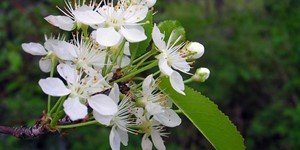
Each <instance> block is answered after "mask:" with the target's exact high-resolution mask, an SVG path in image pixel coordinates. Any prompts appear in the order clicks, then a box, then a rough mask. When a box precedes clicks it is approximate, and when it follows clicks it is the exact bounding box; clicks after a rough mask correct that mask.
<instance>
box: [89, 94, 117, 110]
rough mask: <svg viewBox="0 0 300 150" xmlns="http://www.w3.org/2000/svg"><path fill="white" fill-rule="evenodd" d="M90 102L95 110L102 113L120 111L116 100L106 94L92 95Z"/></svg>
mask: <svg viewBox="0 0 300 150" xmlns="http://www.w3.org/2000/svg"><path fill="white" fill-rule="evenodd" d="M88 102H89V105H90V106H91V107H92V108H93V110H95V111H97V112H98V113H99V114H101V115H114V114H115V113H116V112H117V111H118V106H117V104H116V103H115V102H114V100H113V99H111V98H110V97H108V96H106V95H104V94H97V95H95V96H92V97H91V98H89V99H88Z"/></svg>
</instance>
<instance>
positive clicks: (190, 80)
mask: <svg viewBox="0 0 300 150" xmlns="http://www.w3.org/2000/svg"><path fill="white" fill-rule="evenodd" d="M193 81H194V80H193V78H189V79H187V80H184V84H187V83H191V82H193Z"/></svg>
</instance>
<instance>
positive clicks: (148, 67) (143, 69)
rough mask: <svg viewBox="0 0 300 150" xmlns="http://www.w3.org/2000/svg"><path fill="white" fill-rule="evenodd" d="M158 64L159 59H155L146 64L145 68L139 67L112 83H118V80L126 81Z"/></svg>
mask: <svg viewBox="0 0 300 150" xmlns="http://www.w3.org/2000/svg"><path fill="white" fill-rule="evenodd" d="M157 64H158V60H156V61H154V62H153V63H151V64H149V65H147V66H145V67H143V68H141V69H139V70H137V71H134V72H132V73H130V74H128V75H126V76H124V77H123V78H120V79H118V80H116V81H114V82H113V83H112V84H114V83H117V82H121V81H124V80H127V79H129V78H131V77H133V76H135V75H137V74H139V73H141V72H143V71H146V70H149V69H151V68H153V67H155V66H157Z"/></svg>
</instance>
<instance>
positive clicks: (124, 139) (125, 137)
mask: <svg viewBox="0 0 300 150" xmlns="http://www.w3.org/2000/svg"><path fill="white" fill-rule="evenodd" d="M116 129H117V132H118V134H119V136H120V139H121V142H122V144H123V145H124V146H127V145H128V133H127V132H126V131H124V130H121V129H120V128H116Z"/></svg>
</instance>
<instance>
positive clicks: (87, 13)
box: [45, 1, 104, 31]
mask: <svg viewBox="0 0 300 150" xmlns="http://www.w3.org/2000/svg"><path fill="white" fill-rule="evenodd" d="M74 2H75V3H74V7H73V6H72V4H71V2H70V1H65V3H66V6H67V7H66V10H65V11H63V10H62V9H60V8H59V10H60V11H61V12H63V13H64V14H65V15H66V16H53V15H50V16H47V17H45V20H47V21H48V22H49V23H50V24H52V25H54V26H56V27H59V28H60V29H62V30H65V31H72V30H74V29H75V28H76V26H77V27H78V28H80V27H81V24H84V25H90V26H93V25H96V24H100V23H102V22H103V21H104V19H103V18H102V17H101V16H100V15H99V13H97V12H96V11H95V10H96V9H98V8H99V6H100V4H99V5H96V2H95V1H93V2H91V3H90V4H89V5H85V4H81V2H80V1H78V3H76V1H74Z"/></svg>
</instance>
